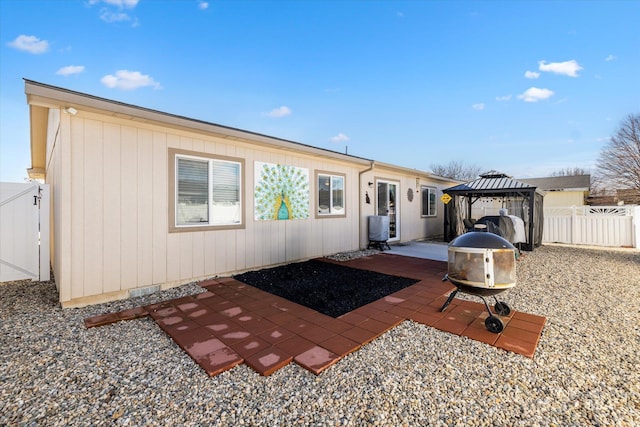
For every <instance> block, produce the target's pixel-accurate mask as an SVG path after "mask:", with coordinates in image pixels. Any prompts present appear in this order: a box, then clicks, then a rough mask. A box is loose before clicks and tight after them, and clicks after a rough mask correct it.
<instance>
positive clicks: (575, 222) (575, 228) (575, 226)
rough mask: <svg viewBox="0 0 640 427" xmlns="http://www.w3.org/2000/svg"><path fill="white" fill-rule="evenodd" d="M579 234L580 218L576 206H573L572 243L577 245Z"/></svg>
mask: <svg viewBox="0 0 640 427" xmlns="http://www.w3.org/2000/svg"><path fill="white" fill-rule="evenodd" d="M577 235H578V218H577V214H576V207H575V206H571V244H572V245H575V243H576V236H577Z"/></svg>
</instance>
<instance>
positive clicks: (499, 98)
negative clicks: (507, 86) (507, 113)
mask: <svg viewBox="0 0 640 427" xmlns="http://www.w3.org/2000/svg"><path fill="white" fill-rule="evenodd" d="M510 99H511V95H505V96H496V101H509V100H510Z"/></svg>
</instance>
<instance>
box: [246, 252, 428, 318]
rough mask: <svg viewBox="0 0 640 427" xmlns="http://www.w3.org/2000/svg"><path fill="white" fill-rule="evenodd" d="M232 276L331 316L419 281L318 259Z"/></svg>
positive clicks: (338, 314) (348, 310) (343, 312)
mask: <svg viewBox="0 0 640 427" xmlns="http://www.w3.org/2000/svg"><path fill="white" fill-rule="evenodd" d="M234 278H235V279H236V280H239V281H241V282H243V283H246V284H248V285H251V286H254V287H256V288H258V289H262V290H263V291H266V292H269V293H272V294H274V295H278V296H280V297H282V298H286V299H288V300H289V301H293V302H295V303H297V304H300V305H304V306H306V307H309V308H312V309H313V310H315V311H318V312H320V313H323V314H326V315H328V316H332V317H338V316H341V315H343V314H345V313H348V312H350V311H352V310H354V309H356V308H358V307H361V306H363V305H365V304H368V303H370V302H373V301H376V300H378V299H380V298H382V297H385V296H387V295H389V294H392V293H394V292H396V291H399V290H401V289H404V288H406V287H407V286H411V285H413V284H414V283H416V282H418V281H417V280H415V279H408V278H406V277H398V276H390V275H388V274H382V273H376V272H373V271H368V270H360V269H357V268H351V267H345V266H342V265H337V264H332V263H328V262H323V261H317V260H311V261H306V262H300V263H293V264H287V265H283V266H280V267H274V268H268V269H263V270H256V271H249V272H247V273H243V274H239V275H237V276H234Z"/></svg>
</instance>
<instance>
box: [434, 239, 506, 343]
mask: <svg viewBox="0 0 640 427" xmlns="http://www.w3.org/2000/svg"><path fill="white" fill-rule="evenodd" d="M515 251H516V248H515V247H514V246H513V245H512V244H511V243H509V241H507V240H506V239H504V238H502V237H500V236H498V235H497V234H493V233H489V232H486V231H470V232H468V233H465V234H463V235H461V236H459V237H457V238H456V239H454V240H453V241H452V242H451V243H449V249H448V253H449V268H448V273H447V274H446V275H445V276H444V278H443V279H442V280H443V281H445V280H449V281H450V282H451V283H453V285H455V287H456V289H455V290H454V291H453V292H451V294H449V298H447V301H446V302H445V303H444V305H443V306H442V308H440V311H444V310H445V309H446V308H447V306H448V305H449V304H450V303H451V301H453V299H454V298H455V297H456V295H457V293H458V292H464V293H467V294H471V295H476V296H479V297H480V298H482V301H483V302H484V305H485V307H486V308H487V312H488V313H489V317H487V319H486V320H485V326H486V327H487V330H489V331H490V332H493V333H496V334H497V333H500V332H502V330H503V329H504V324H503V323H502V320H501V319H500V317H498V316H508V315H509V313H511V308H509V306H508V305H507V303H505V302H502V301H498V299H497V298H496V296H495V295H497V294H499V293H501V292H504V291H506V290H507V289H510V288H512V287H514V286H515V285H516V257H515ZM485 296H493V298H494V300H495V305H494V307H493V308H494V311H495V314H497V315H498V316H496V315H495V314H494V313H492V312H491V309H490V308H489V304H488V303H487V300H486V299H485Z"/></svg>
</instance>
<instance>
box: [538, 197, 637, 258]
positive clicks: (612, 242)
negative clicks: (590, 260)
mask: <svg viewBox="0 0 640 427" xmlns="http://www.w3.org/2000/svg"><path fill="white" fill-rule="evenodd" d="M542 242H543V243H570V244H577V245H594V246H610V247H621V246H625V247H636V248H637V247H638V246H639V245H640V207H639V206H571V207H564V208H560V207H558V208H544V229H543V234H542Z"/></svg>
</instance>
